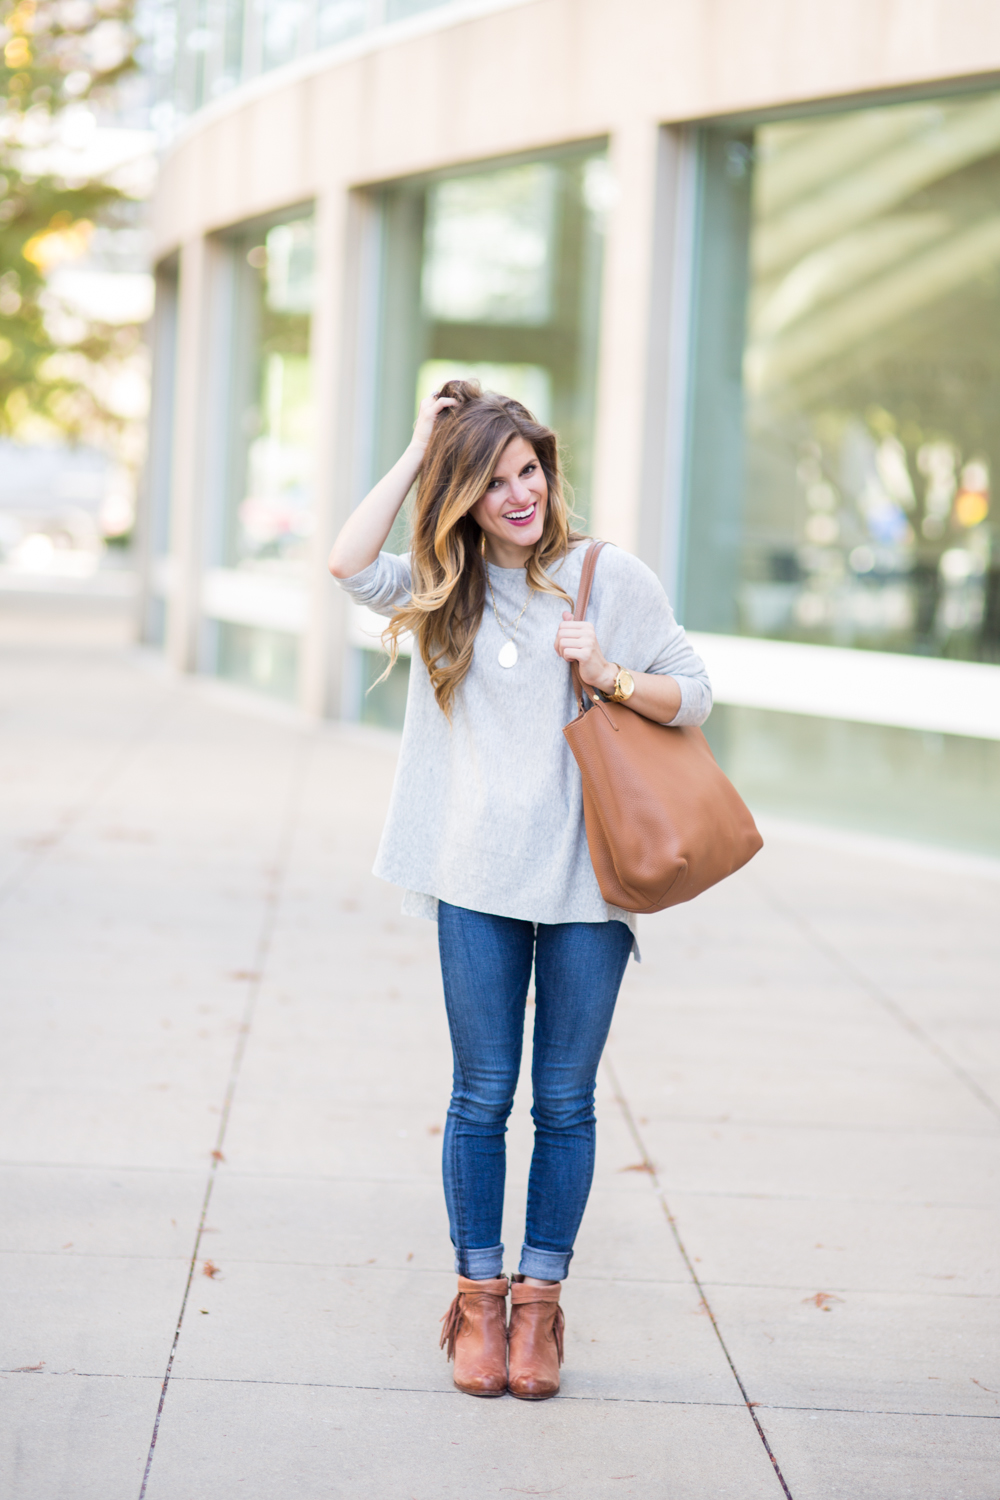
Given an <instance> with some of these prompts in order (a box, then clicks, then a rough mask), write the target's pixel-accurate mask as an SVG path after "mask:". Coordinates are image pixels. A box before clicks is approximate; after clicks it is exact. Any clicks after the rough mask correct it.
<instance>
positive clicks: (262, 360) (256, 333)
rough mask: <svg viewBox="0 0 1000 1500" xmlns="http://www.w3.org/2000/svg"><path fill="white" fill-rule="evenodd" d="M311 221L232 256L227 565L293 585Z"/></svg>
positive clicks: (307, 498)
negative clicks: (281, 577) (234, 344)
mask: <svg viewBox="0 0 1000 1500" xmlns="http://www.w3.org/2000/svg"><path fill="white" fill-rule="evenodd" d="M313 254H314V246H313V221H312V219H311V218H302V219H296V220H294V221H293V222H291V223H286V224H276V225H274V226H273V227H272V228H270V229H269V230H267V232H266V233H264V234H257V235H253V234H251V235H249V236H246V235H245V236H243V237H242V238H241V239H240V241H239V242H238V244H237V247H236V266H237V273H238V281H239V286H238V297H237V329H236V332H237V338H238V341H239V347H238V359H237V360H236V361H234V369H233V380H234V396H235V400H234V403H233V423H232V428H233V444H232V447H233V453H232V462H231V465H230V470H231V474H232V479H233V489H232V491H231V504H230V522H229V527H228V539H227V540H228V547H227V554H228V555H227V557H226V561H227V562H228V563H229V564H230V565H235V566H238V567H244V568H246V567H252V568H256V569H257V570H266V571H268V572H271V573H285V574H290V575H293V576H297V575H298V574H299V573H300V572H301V570H302V566H303V563H304V559H305V550H306V542H307V538H308V537H309V534H310V532H311V529H312V520H313V513H312V430H313V400H312V367H311V362H310V355H309V333H310V315H311V310H312V301H313Z"/></svg>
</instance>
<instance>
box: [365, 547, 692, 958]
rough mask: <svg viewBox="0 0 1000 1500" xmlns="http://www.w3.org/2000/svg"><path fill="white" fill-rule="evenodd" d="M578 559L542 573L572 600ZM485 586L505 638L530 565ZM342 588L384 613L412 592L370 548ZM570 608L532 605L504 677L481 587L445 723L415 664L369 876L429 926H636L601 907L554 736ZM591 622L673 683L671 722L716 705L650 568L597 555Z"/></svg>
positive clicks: (561, 703)
mask: <svg viewBox="0 0 1000 1500" xmlns="http://www.w3.org/2000/svg"><path fill="white" fill-rule="evenodd" d="M586 550H587V549H586V547H584V546H581V547H577V548H575V549H574V550H573V551H572V552H570V553H569V555H568V556H567V557H566V558H564V559H563V560H562V562H560V563H557V564H556V565H555V566H554V567H553V568H552V569H551V570H550V576H551V577H552V578H553V579H556V580H557V581H558V582H559V583H560V585H561V586H562V587H563V588H564V589H565V590H566V592H567V593H568V594H569V595H570V597H571V598H575V597H576V592H577V587H578V584H579V581H580V572H581V569H582V566H583V558H584V554H585V553H586ZM489 576H490V581H491V583H492V585H493V591H494V593H495V595H496V603H497V609H498V611H499V614H500V618H501V620H502V621H503V622H504V625H505V626H506V627H507V634H508V635H510V634H511V632H512V629H513V625H514V622H515V621H516V619H517V617H518V615H519V614H520V612H521V607H522V605H523V604H524V601H525V597H526V593H527V585H526V581H525V574H524V570H523V569H521V568H497V567H494V566H493V565H492V564H490V565H489ZM343 587H344V588H345V589H346V590H347V592H348V593H349V594H350V595H351V597H352V598H353V599H355V600H356V601H357V602H358V603H359V604H365V605H367V606H368V607H369V609H372V610H374V611H375V613H377V614H380V615H385V616H389V615H391V614H392V613H393V611H394V610H395V609H397V608H398V607H399V606H400V605H401V604H403V603H404V602H405V601H406V600H407V598H408V597H409V592H410V565H409V559H408V558H407V557H395V556H393V555H392V554H391V553H387V552H383V553H380V555H379V556H378V558H377V559H376V560H375V562H373V563H372V564H371V565H370V567H367V568H365V569H364V571H363V572H361V573H358V574H356V575H355V576H354V577H353V578H347V579H344V580H343ZM565 608H566V604H565V602H564V601H563V600H562V599H559V598H558V597H556V596H555V595H551V594H539V593H535V594H533V595H532V597H531V600H530V602H529V603H528V607H527V609H526V610H525V612H524V616H523V618H522V619H521V624H520V627H519V629H518V631H517V636H516V642H517V650H518V661H517V664H516V665H515V666H514V667H511V668H509V669H505V668H504V667H501V666H500V664H499V662H498V661H497V655H498V653H499V651H500V648H501V647H502V646H503V644H504V641H505V639H506V637H505V636H504V634H503V633H502V632H501V631H500V629H499V627H498V625H497V622H496V618H495V616H494V613H493V606H492V603H491V600H490V595H489V590H487V594H486V606H485V608H484V610H483V617H482V623H481V624H480V627H479V632H478V634H477V636H476V643H475V651H474V654H473V659H472V665H471V667H470V668H469V672H468V675H467V676H466V678H465V681H464V682H463V683H462V685H461V687H460V688H459V690H458V693H457V695H456V699H455V703H454V706H453V709H452V722H451V724H450V725H449V723H448V720H447V718H446V717H445V715H444V714H443V713H442V712H441V710H440V708H438V706H437V703H436V701H435V698H434V691H433V689H432V687H431V684H430V678H429V677H428V675H427V670H426V668H425V667H424V664H423V662H422V661H421V659H420V656H419V654H415V655H414V657H413V662H412V667H411V671H410V686H409V693H408V696H407V701H406V718H405V722H404V725H403V740H402V746H401V748H400V754H399V764H398V766H397V770H396V780H395V785H394V787H393V791H392V799H391V802H390V804H389V814H388V818H387V820H386V825H385V831H384V832H383V834H382V842H381V844H380V846H379V851H378V857H377V859H376V861H375V871H374V873H375V874H376V875H378V876H381V878H382V879H383V880H388V881H391V882H392V883H393V884H395V885H400V886H402V887H403V888H404V890H405V891H406V892H407V896H406V898H405V899H404V902H403V910H404V912H408V913H410V914H411V915H413V916H428V917H432V918H434V917H436V915H437V902H438V901H439V900H441V901H447V902H449V903H450V904H451V905H453V906H465V907H469V908H471V909H472V910H473V911H482V912H490V913H494V914H496V915H498V916H504V917H518V918H522V919H524V920H527V921H531V922H605V921H608V920H619V921H624V922H627V923H628V925H629V927H630V928H632V930H633V932H634V931H635V924H634V920H633V918H632V916H631V913H628V912H624V911H620V910H619V909H618V908H617V907H613V906H608V905H607V904H606V902H605V901H604V899H603V898H602V896H601V892H600V890H599V888H598V885H597V879H596V877H595V875H594V870H593V866H592V865H591V862H590V853H589V850H588V848H587V835H586V830H585V828H584V821H583V795H582V789H581V786H580V773H579V771H578V769H577V766H576V762H575V761H574V759H573V756H572V754H571V753H570V749H569V746H568V745H567V743H566V740H565V738H564V737H563V732H562V731H563V726H564V725H565V724H567V723H568V722H569V721H570V720H571V719H572V718H574V717H575V715H576V712H577V710H576V705H575V702H574V699H573V688H572V682H571V679H570V670H569V667H568V665H567V664H566V662H564V661H563V660H562V658H561V657H559V656H557V655H556V652H555V648H554V642H555V636H556V630H557V629H558V626H559V623H560V621H561V619H562V613H563V610H564V609H565ZM587 618H588V620H590V621H591V622H592V624H593V625H594V627H595V629H596V631H597V639H598V642H599V643H600V646H601V650H602V651H603V652H604V655H605V656H606V657H607V659H608V660H609V661H613V662H618V663H619V664H620V665H622V666H625V667H629V668H631V669H632V670H633V671H639V672H661V673H663V674H665V675H669V676H672V677H674V678H675V679H676V681H677V683H678V684H679V686H680V689H681V707H680V710H679V712H678V714H677V717H676V718H675V719H674V720H673V721H672V722H673V723H675V724H702V723H704V721H705V720H706V719H707V718H708V715H709V712H710V710H711V707H712V693H711V688H710V686H709V681H708V676H707V674H706V671H705V667H704V664H703V663H702V661H701V659H700V657H698V656H697V655H696V654H695V652H694V651H693V650H692V649H691V646H690V645H689V644H688V641H687V638H686V636H685V634H684V631H683V630H682V628H681V627H680V626H679V625H678V624H677V622H676V620H675V619H674V616H673V611H672V610H671V608H670V604H669V602H668V601H667V596H666V594H665V593H664V592H663V588H662V585H661V584H660V581H659V579H658V578H657V577H656V575H655V574H654V573H653V572H652V571H651V570H650V569H649V568H647V567H646V566H645V564H644V563H641V562H639V560H638V559H637V558H635V557H633V556H632V555H631V554H630V553H628V552H623V551H621V550H620V549H619V548H617V547H611V546H609V547H606V548H605V549H604V551H603V552H602V553H601V556H600V558H599V560H598V563H597V569H596V573H595V577H594V586H593V590H592V593H591V596H590V604H589V607H588V609H587Z"/></svg>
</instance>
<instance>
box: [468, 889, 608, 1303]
mask: <svg viewBox="0 0 1000 1500" xmlns="http://www.w3.org/2000/svg"><path fill="white" fill-rule="evenodd" d="M438 945H439V948H440V953H441V974H442V977H443V979H444V995H445V1005H446V1007H447V1011H448V1024H449V1026H450V1028H451V1043H452V1050H453V1052H454V1057H455V1074H454V1086H453V1090H452V1096H451V1104H450V1106H449V1109H448V1122H447V1124H446V1126H445V1132H444V1162H443V1166H444V1193H445V1201H446V1203H447V1205H448V1219H449V1224H450V1228H451V1239H452V1244H453V1245H454V1246H455V1268H456V1270H457V1271H458V1273H459V1275H461V1276H469V1277H472V1278H474V1279H476V1280H481V1279H485V1278H486V1277H490V1276H499V1275H501V1274H502V1270H503V1250H504V1247H503V1245H502V1244H501V1242H500V1235H501V1225H502V1220H503V1194H504V1177H505V1169H506V1149H505V1142H504V1136H505V1134H506V1131H507V1118H508V1116H509V1115H510V1111H511V1106H512V1105H513V1102H514V1090H515V1089H516V1087H517V1079H518V1074H519V1073H520V1071H521V1045H522V1041H523V1037H524V1013H525V1005H526V1002H527V996H528V984H529V981H530V979H531V968H532V962H534V968H535V1031H534V1054H533V1060H532V1068H531V1085H532V1094H533V1099H534V1103H533V1105H532V1110H531V1117H532V1119H533V1120H534V1122H535V1148H534V1152H533V1154H532V1158H531V1173H530V1176H529V1178H528V1211H527V1219H526V1223H525V1234H524V1247H523V1249H522V1252H521V1263H520V1267H519V1270H520V1272H521V1274H522V1275H524V1276H535V1277H538V1278H539V1279H540V1280H544V1281H562V1280H563V1278H564V1277H565V1275H566V1273H567V1271H568V1269H569V1263H570V1260H571V1259H572V1256H573V1242H574V1240H575V1239H576V1234H577V1230H578V1229H579V1227H580V1221H581V1219H582V1218H583V1211H584V1208H585V1207H586V1204H587V1197H588V1195H589V1193H590V1184H591V1181H592V1179H593V1175H594V1146H595V1141H596V1133H597V1124H596V1118H595V1115H594V1086H595V1083H596V1080H597V1067H598V1064H599V1062H600V1060H601V1053H602V1052H603V1050H604V1043H605V1042H606V1041H607V1036H608V1030H609V1028H610V1026H611V1017H612V1015H613V1014H614V1009H615V1001H616V1000H617V998H618V990H619V988H620V986H621V982H622V976H623V975H624V973H625V965H626V964H627V962H628V957H629V953H630V952H631V950H632V934H631V933H630V931H629V930H628V928H627V927H626V926H625V924H624V923H623V922H560V923H553V924H547V923H544V922H539V923H538V924H537V926H536V925H535V924H533V923H531V922H523V921H519V920H516V919H514V918H512V917H495V916H490V915H488V914H487V913H485V912H478V911H468V910H466V909H465V908H464V907H461V906H449V905H448V904H447V902H444V901H441V902H440V903H439V904H438Z"/></svg>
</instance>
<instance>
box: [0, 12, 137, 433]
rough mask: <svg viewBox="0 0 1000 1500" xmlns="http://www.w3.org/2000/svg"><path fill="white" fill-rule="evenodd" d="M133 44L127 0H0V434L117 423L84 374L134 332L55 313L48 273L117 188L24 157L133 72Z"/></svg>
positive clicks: (72, 253)
mask: <svg viewBox="0 0 1000 1500" xmlns="http://www.w3.org/2000/svg"><path fill="white" fill-rule="evenodd" d="M136 43H137V37H136V32H135V28H134V24H133V0H16V3H15V0H0V47H2V49H3V57H2V68H0V76H2V78H3V84H4V107H3V110H2V112H0V435H6V436H19V435H22V434H24V433H25V432H26V430H32V429H33V430H34V431H36V432H37V431H38V430H39V429H41V430H43V431H44V430H48V431H50V432H52V433H53V434H55V433H60V434H63V435H65V436H67V437H69V438H70V439H74V440H78V439H80V438H82V437H84V436H87V437H88V438H91V439H93V438H94V437H95V435H97V434H101V433H106V434H107V435H108V436H109V437H112V436H113V431H114V429H115V428H116V427H118V426H120V425H121V419H120V418H119V417H117V416H116V415H115V413H114V412H113V411H112V410H110V408H109V407H108V404H107V403H106V402H105V401H104V400H103V399H102V397H101V395H100V382H99V381H95V380H94V378H93V374H94V371H95V370H96V369H97V367H98V366H100V365H102V364H106V363H107V362H108V361H115V360H117V359H121V358H126V357H128V355H129V354H130V353H131V352H133V351H134V349H135V347H136V343H137V341H138V338H139V331H138V329H136V328H129V327H126V328H121V327H113V326H109V325H106V324H98V323H85V322H81V320H80V318H79V317H74V318H69V319H67V318H66V317H63V318H61V319H60V317H59V308H58V306H57V305H55V303H54V300H53V298H52V295H51V293H50V291H48V290H47V286H46V279H47V276H48V274H49V273H50V272H51V271H52V270H53V269H54V268H55V267H56V266H57V265H59V264H62V263H64V262H66V261H68V260H71V259H74V258H76V257H77V256H78V255H80V254H82V253H83V252H84V251H85V249H86V246H87V243H88V240H89V238H90V235H91V233H92V232H93V229H94V226H95V225H96V224H97V223H99V222H101V221H102V220H103V221H106V220H107V219H108V217H109V216H112V217H113V215H114V212H115V208H116V206H120V205H122V204H123V202H124V195H123V194H122V192H121V191H120V190H119V189H117V188H115V187H113V186H110V185H109V184H107V183H105V182H102V181H94V180H91V181H86V180H85V181H80V180H72V179H66V178H63V177H59V176H57V175H55V174H54V173H52V172H47V173H45V172H43V173H41V174H36V173H34V172H33V171H31V170H30V165H31V162H32V159H33V157H37V153H38V150H39V148H44V147H45V145H46V144H47V142H49V141H50V140H51V139H52V136H53V133H54V131H55V129H56V128H57V126H58V117H59V115H60V114H61V113H62V111H64V110H65V109H67V108H68V107H69V106H71V105H74V104H79V103H80V102H82V101H85V100H86V101H92V102H93V103H94V104H96V105H97V106H98V107H101V106H106V105H107V104H108V103H109V102H110V99H111V96H112V94H113V91H114V88H115V85H116V84H117V83H118V82H119V80H120V79H122V78H123V77H124V76H126V75H127V74H129V73H130V72H132V71H133V70H134V69H135V66H136V63H135V50H136ZM67 331H68V336H67Z"/></svg>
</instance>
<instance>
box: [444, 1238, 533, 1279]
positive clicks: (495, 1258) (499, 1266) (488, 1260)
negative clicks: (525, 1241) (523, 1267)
mask: <svg viewBox="0 0 1000 1500" xmlns="http://www.w3.org/2000/svg"><path fill="white" fill-rule="evenodd" d="M455 1270H456V1272H457V1274H458V1275H459V1276H465V1277H466V1278H467V1279H468V1280H469V1281H491V1280H492V1279H493V1278H494V1277H496V1276H502V1275H503V1246H502V1245H488V1246H487V1248H486V1249H485V1250H461V1249H459V1247H458V1246H457V1245H456V1246H455ZM529 1274H531V1275H535V1274H536V1273H535V1272H530V1273H529Z"/></svg>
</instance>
